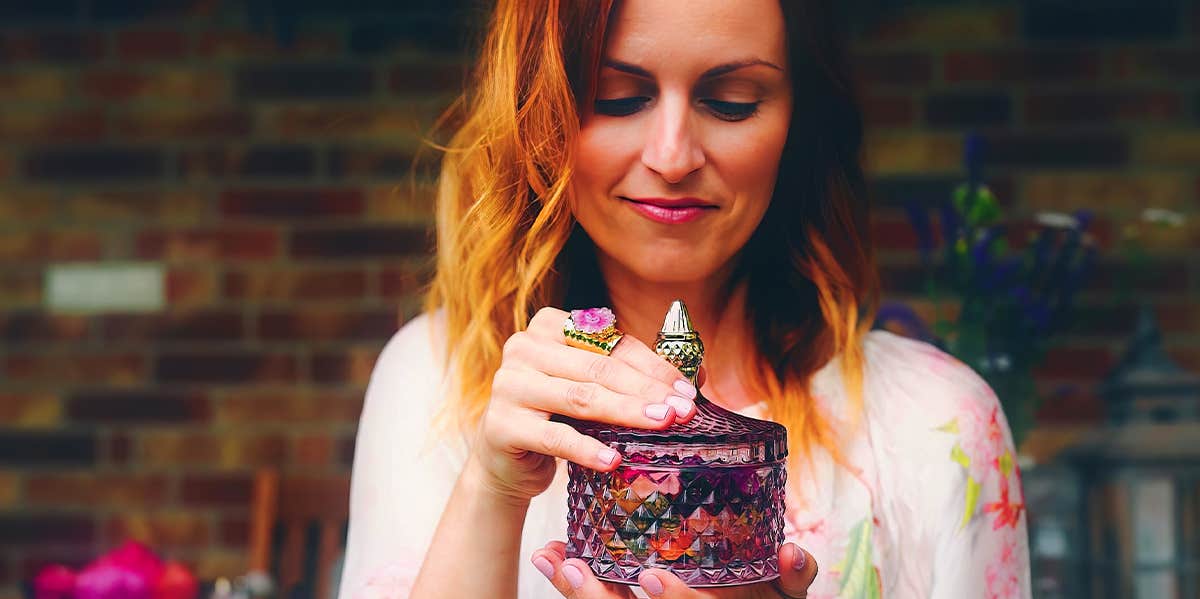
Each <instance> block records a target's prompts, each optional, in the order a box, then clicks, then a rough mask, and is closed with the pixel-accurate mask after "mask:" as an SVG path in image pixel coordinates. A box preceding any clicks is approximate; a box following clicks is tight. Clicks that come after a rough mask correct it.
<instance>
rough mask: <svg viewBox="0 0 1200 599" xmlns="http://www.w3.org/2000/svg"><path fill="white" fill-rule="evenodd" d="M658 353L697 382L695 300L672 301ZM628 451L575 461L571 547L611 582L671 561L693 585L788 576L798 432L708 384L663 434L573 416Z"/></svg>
mask: <svg viewBox="0 0 1200 599" xmlns="http://www.w3.org/2000/svg"><path fill="white" fill-rule="evenodd" d="M655 351H657V352H658V354H659V355H661V356H663V357H664V358H666V359H667V360H669V361H670V362H671V363H673V364H675V366H676V367H677V368H679V370H680V372H681V373H683V374H684V376H686V377H688V379H689V380H691V381H692V383H693V384H695V383H696V375H697V371H698V369H699V367H700V362H701V361H702V360H703V357H704V344H703V342H702V341H701V340H700V335H699V334H698V333H697V332H696V331H695V329H693V328H692V323H691V320H690V319H689V318H688V313H687V308H686V306H684V304H683V302H682V301H680V300H676V301H674V302H673V303H672V304H671V307H670V310H669V311H668V313H667V316H666V319H665V320H664V322H663V327H662V331H660V332H659V334H658V339H657V341H656V343H655ZM569 422H570V424H571V425H572V426H574V427H575V428H576V429H577V430H579V431H580V432H582V433H584V434H586V435H590V436H592V437H595V438H596V439H599V440H600V441H602V442H604V443H606V444H607V445H609V446H610V447H612V448H614V449H616V450H617V451H619V452H621V455H622V456H623V459H622V462H621V465H620V466H618V467H617V468H616V469H615V470H613V471H612V472H597V471H595V470H591V469H589V468H584V467H581V466H579V465H576V464H569V466H568V472H569V474H570V482H569V483H568V486H567V509H568V513H567V556H568V557H577V558H580V559H582V560H583V561H585V562H587V563H588V564H589V565H590V566H591V568H592V571H593V572H595V574H596V576H597V577H598V578H600V579H601V580H607V581H611V582H618V583H625V584H637V577H638V574H639V573H641V571H642V570H643V569H645V568H665V569H668V570H670V571H672V572H674V573H675V574H676V575H677V576H679V578H680V579H682V580H683V581H684V582H685V583H687V584H688V585H689V586H692V587H720V586H731V585H739V584H748V583H755V582H762V581H767V580H772V579H774V578H777V577H778V576H779V560H778V553H779V547H780V545H781V544H782V543H783V511H784V502H783V497H784V482H785V479H786V476H787V473H786V469H785V467H784V461H785V459H786V457H787V430H786V429H785V428H784V427H783V426H781V425H778V424H775V423H773V422H767V421H763V420H757V419H754V418H749V417H746V416H742V415H740V414H737V413H734V412H731V411H729V410H726V409H724V408H722V407H720V406H718V405H716V404H714V403H712V402H711V401H709V400H708V399H706V398H705V397H704V396H703V395H700V394H699V393H698V394H697V396H696V415H695V416H694V417H693V418H692V419H691V420H690V421H688V422H687V423H686V424H680V423H676V424H674V425H672V426H671V427H669V428H667V429H666V430H662V431H652V430H644V429H634V428H627V427H622V426H616V425H608V424H601V423H596V422H587V421H579V420H569Z"/></svg>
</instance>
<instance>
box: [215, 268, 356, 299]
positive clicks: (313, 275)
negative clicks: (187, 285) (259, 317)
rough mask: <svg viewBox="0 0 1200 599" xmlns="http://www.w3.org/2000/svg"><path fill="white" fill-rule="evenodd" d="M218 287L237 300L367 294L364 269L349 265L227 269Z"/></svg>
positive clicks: (350, 296)
mask: <svg viewBox="0 0 1200 599" xmlns="http://www.w3.org/2000/svg"><path fill="white" fill-rule="evenodd" d="M222 291H223V294H224V295H225V297H227V298H230V299H238V300H291V301H293V302H301V301H311V300H329V299H355V298H361V297H363V296H365V295H366V294H367V273H366V271H364V270H362V269H351V268H343V269H329V268H322V269H304V270H240V271H237V270H231V271H228V272H226V273H225V277H224V284H223V286H222Z"/></svg>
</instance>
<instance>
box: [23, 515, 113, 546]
mask: <svg viewBox="0 0 1200 599" xmlns="http://www.w3.org/2000/svg"><path fill="white" fill-rule="evenodd" d="M95 538H96V523H95V521H94V520H93V517H92V515H91V514H67V513H60V514H38V515H34V514H20V513H11V512H10V513H5V514H0V545H4V546H5V547H12V546H17V547H25V546H42V547H46V546H51V545H64V544H75V545H85V544H91V543H92V542H93V541H94V540H95Z"/></svg>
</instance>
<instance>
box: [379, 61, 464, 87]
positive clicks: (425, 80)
mask: <svg viewBox="0 0 1200 599" xmlns="http://www.w3.org/2000/svg"><path fill="white" fill-rule="evenodd" d="M466 77H467V65H464V64H462V63H450V64H435V63H429V62H413V63H404V64H398V65H396V66H393V67H392V68H391V70H390V71H388V88H389V89H391V90H392V93H394V94H414V95H429V94H434V93H445V92H451V93H452V92H457V91H460V90H462V89H463V88H464V87H465V85H466Z"/></svg>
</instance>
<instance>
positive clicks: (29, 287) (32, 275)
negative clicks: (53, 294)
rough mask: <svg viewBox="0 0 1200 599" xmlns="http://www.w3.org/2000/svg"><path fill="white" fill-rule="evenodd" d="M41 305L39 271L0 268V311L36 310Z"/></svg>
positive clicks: (40, 273)
mask: <svg viewBox="0 0 1200 599" xmlns="http://www.w3.org/2000/svg"><path fill="white" fill-rule="evenodd" d="M41 303H42V271H41V269H37V270H29V269H18V268H15V267H8V266H6V267H4V268H0V309H5V308H7V309H11V308H26V309H28V308H36V307H38V306H40V305H41ZM0 320H3V318H2V317H0Z"/></svg>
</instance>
